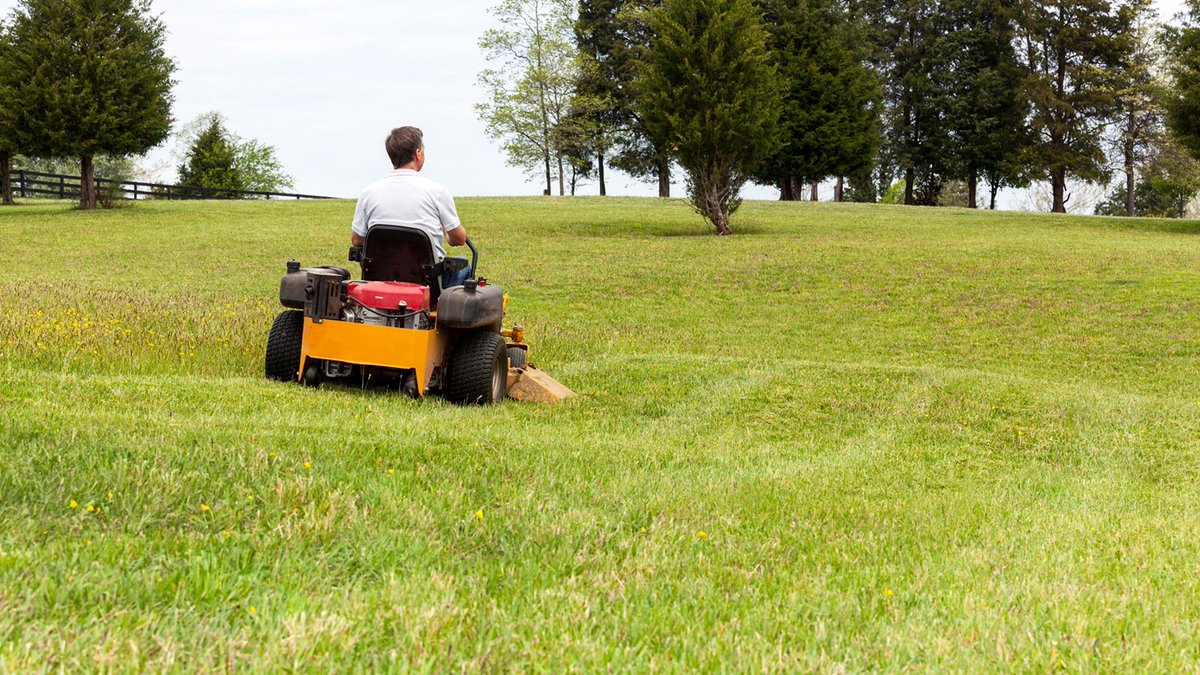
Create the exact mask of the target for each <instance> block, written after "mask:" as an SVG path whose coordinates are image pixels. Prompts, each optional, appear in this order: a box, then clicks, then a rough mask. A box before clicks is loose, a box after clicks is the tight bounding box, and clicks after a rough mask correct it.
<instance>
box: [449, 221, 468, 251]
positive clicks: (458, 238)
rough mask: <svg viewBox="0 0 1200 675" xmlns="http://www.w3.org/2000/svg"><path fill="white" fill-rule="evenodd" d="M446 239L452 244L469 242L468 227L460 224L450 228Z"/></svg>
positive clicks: (460, 244) (458, 244) (457, 244)
mask: <svg viewBox="0 0 1200 675" xmlns="http://www.w3.org/2000/svg"><path fill="white" fill-rule="evenodd" d="M446 241H448V242H450V245H451V246H462V245H463V244H465V243H467V228H465V227H463V226H462V225H459V226H458V227H456V228H454V229H453V230H450V231H449V232H447V233H446Z"/></svg>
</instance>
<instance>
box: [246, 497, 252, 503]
mask: <svg viewBox="0 0 1200 675" xmlns="http://www.w3.org/2000/svg"><path fill="white" fill-rule="evenodd" d="M246 501H248V502H251V503H253V502H254V495H246Z"/></svg>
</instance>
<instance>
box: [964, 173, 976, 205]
mask: <svg viewBox="0 0 1200 675" xmlns="http://www.w3.org/2000/svg"><path fill="white" fill-rule="evenodd" d="M967 208H968V209H977V208H979V173H978V172H977V171H975V170H974V169H972V170H971V175H970V176H968V177H967Z"/></svg>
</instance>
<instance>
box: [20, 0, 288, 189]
mask: <svg viewBox="0 0 1200 675" xmlns="http://www.w3.org/2000/svg"><path fill="white" fill-rule="evenodd" d="M165 37H166V27H165V26H164V25H163V22H162V21H161V19H160V18H159V17H158V16H157V15H155V14H153V12H152V7H151V4H150V2H149V0H21V1H20V2H19V3H18V6H17V8H16V9H15V10H14V11H13V12H12V13H11V14H10V15H9V16H8V17H5V18H3V19H0V185H2V186H3V194H2V195H0V199H2V201H3V203H4V204H5V205H11V204H12V203H13V199H12V187H11V185H12V181H11V173H12V167H13V163H14V161H16V162H17V163H18V165H19V166H20V167H21V168H25V169H30V170H41V171H46V172H49V173H70V172H71V170H72V168H73V169H74V170H75V171H77V172H78V173H79V174H80V177H81V180H80V192H81V194H80V205H81V207H82V208H85V209H90V208H95V207H96V206H97V205H98V203H101V202H102V201H103V200H101V199H100V195H98V194H97V190H96V181H95V178H96V169H97V167H100V168H101V169H102V170H107V171H109V172H110V173H109V175H108V177H109V178H123V177H125V175H127V174H128V173H130V172H131V171H132V168H133V160H132V158H133V157H136V156H138V155H142V154H144V153H145V152H147V151H148V150H150V149H152V148H154V147H155V146H158V145H159V144H161V143H163V142H164V141H165V140H167V138H168V137H169V136H170V135H171V127H172V123H173V119H172V117H171V107H172V104H173V102H174V100H173V96H172V93H171V92H172V88H173V87H174V84H175V82H174V80H173V79H172V76H173V75H174V72H175V69H176V66H175V63H174V61H172V60H171V59H170V57H168V56H167V55H166V52H165V51H164V48H163V43H164V41H165ZM175 137H176V138H177V139H178V141H177V145H178V146H179V147H177V148H176V152H175V154H176V156H177V157H178V158H179V159H180V163H179V165H178V167H177V171H178V176H179V181H180V182H181V183H183V184H184V185H188V186H195V187H202V188H208V189H209V190H218V191H226V192H225V194H227V195H232V194H234V193H235V192H236V191H240V190H258V191H263V192H278V191H279V190H281V189H287V188H291V187H292V184H293V183H292V178H291V176H289V175H288V174H286V173H285V172H284V171H283V167H282V166H281V164H280V162H279V160H278V158H277V157H276V155H275V148H274V147H272V146H270V145H266V144H263V143H260V142H258V141H256V140H253V139H243V138H241V137H239V136H237V135H236V134H234V133H233V132H231V131H229V130H228V123H227V121H226V120H225V118H224V117H223V116H222V115H221V114H220V113H217V112H209V113H205V114H203V115H201V116H199V117H198V118H197V119H196V120H194V121H192V122H190V123H188V124H186V125H183V126H182V128H180V129H178V130H177V131H176V133H175ZM67 157H71V158H75V159H74V160H72V161H74V162H75V164H74V167H70V166H68V165H67V164H68V162H67V161H66V160H64V159H63V158H67ZM206 194H212V193H211V192H207V193H206ZM216 194H222V193H221V192H217V193H216Z"/></svg>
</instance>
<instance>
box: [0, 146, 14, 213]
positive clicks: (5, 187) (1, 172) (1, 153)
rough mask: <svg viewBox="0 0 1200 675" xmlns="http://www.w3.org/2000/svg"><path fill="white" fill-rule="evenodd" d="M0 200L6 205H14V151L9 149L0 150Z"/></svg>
mask: <svg viewBox="0 0 1200 675" xmlns="http://www.w3.org/2000/svg"><path fill="white" fill-rule="evenodd" d="M0 201H3V203H4V206H12V205H13V197H12V153H11V152H9V151H8V150H0Z"/></svg>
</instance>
